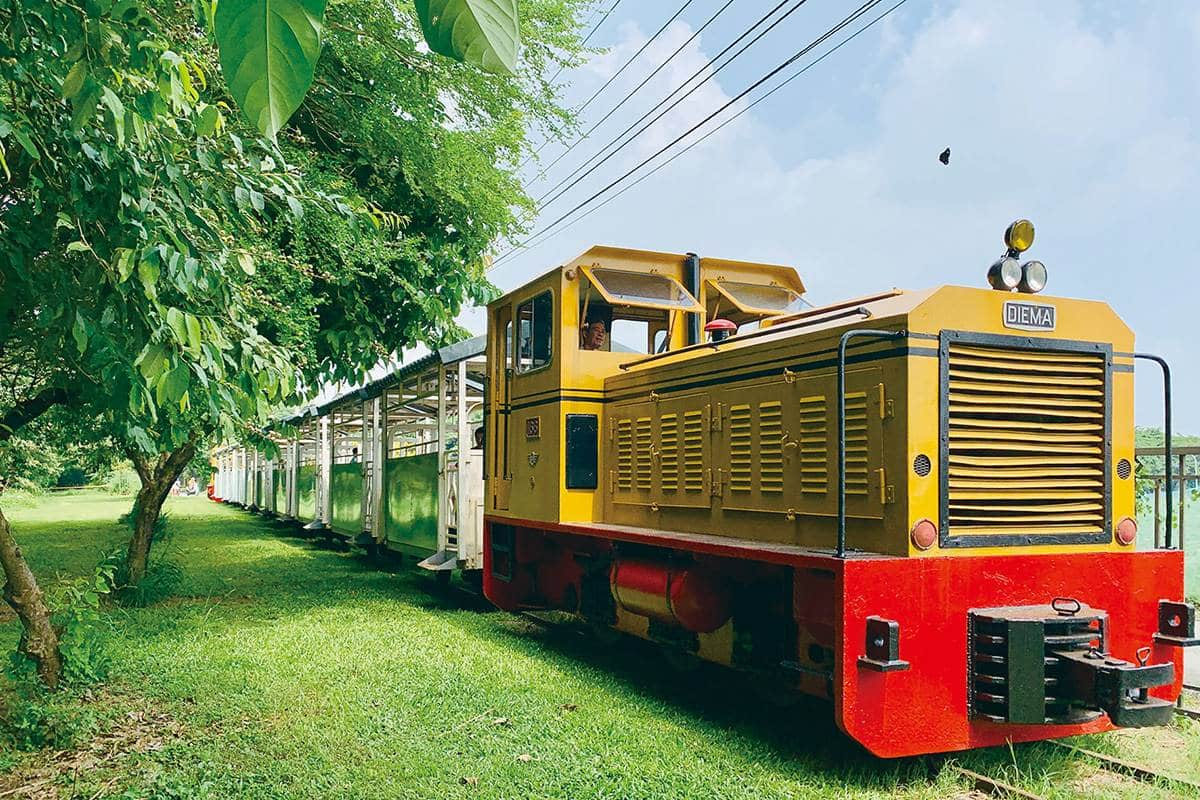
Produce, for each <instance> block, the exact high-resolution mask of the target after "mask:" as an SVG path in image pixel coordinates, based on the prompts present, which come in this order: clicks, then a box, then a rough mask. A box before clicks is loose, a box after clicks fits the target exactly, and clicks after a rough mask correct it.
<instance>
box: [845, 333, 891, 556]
mask: <svg viewBox="0 0 1200 800" xmlns="http://www.w3.org/2000/svg"><path fill="white" fill-rule="evenodd" d="M906 336H908V332H907V331H903V330H900V331H884V330H874V329H871V328H858V329H856V330H852V331H846V332H845V333H843V334H842V338H841V340H840V341H839V342H838V360H837V396H838V404H837V408H838V417H837V422H838V528H837V557H838V558H845V557H846V345H847V344H849V342H850V340H851V339H865V338H871V339H903V338H905V337H906Z"/></svg>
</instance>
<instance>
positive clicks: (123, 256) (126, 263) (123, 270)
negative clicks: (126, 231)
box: [117, 247, 133, 283]
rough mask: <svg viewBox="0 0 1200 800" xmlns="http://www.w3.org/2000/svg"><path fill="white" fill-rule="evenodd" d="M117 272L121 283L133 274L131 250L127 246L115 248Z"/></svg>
mask: <svg viewBox="0 0 1200 800" xmlns="http://www.w3.org/2000/svg"><path fill="white" fill-rule="evenodd" d="M117 274H118V275H119V276H120V277H121V283H124V282H125V281H127V280H129V276H130V275H132V274H133V251H132V250H130V249H129V248H127V247H121V248H118V249H117Z"/></svg>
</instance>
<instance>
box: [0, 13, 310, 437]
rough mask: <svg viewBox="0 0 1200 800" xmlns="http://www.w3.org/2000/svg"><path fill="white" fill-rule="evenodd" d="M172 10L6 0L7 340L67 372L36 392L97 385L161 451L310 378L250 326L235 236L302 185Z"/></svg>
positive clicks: (38, 384) (41, 378)
mask: <svg viewBox="0 0 1200 800" xmlns="http://www.w3.org/2000/svg"><path fill="white" fill-rule="evenodd" d="M170 10H171V11H172V12H174V11H176V10H177V9H176V8H175V7H174V6H173V5H172V6H171V7H170ZM156 11H157V9H156V8H155V7H153V6H151V5H150V4H147V3H139V2H131V1H128V0H127V1H126V2H121V3H116V4H114V3H112V2H88V3H85V4H82V5H77V4H75V3H73V2H69V0H33V1H32V2H24V3H9V4H6V5H4V6H3V7H2V8H0V31H2V32H3V35H0V87H3V88H2V89H0V144H2V145H3V148H4V152H5V153H6V154H7V158H6V160H5V163H4V165H3V166H4V171H5V176H6V179H7V180H6V182H5V184H4V185H3V192H4V199H5V202H4V205H3V212H2V213H0V234H2V235H0V256H2V258H0V290H2V291H0V298H3V299H0V351H3V350H5V349H7V348H9V347H16V346H18V345H20V346H21V347H22V348H23V350H24V352H25V355H26V359H25V363H29V364H33V363H37V364H45V365H50V366H49V367H47V368H46V369H45V373H46V374H35V375H30V376H29V377H28V380H27V383H28V389H29V392H30V393H33V392H35V391H37V390H39V389H41V388H44V387H48V386H58V387H60V388H62V389H63V390H65V391H67V392H69V393H71V394H72V395H74V396H76V397H79V396H82V398H83V399H84V400H85V401H86V402H88V403H89V404H90V405H92V406H94V407H96V408H98V409H101V410H105V411H108V412H110V413H111V414H113V415H114V417H115V418H118V419H119V420H121V423H122V426H123V428H124V430H123V431H122V433H123V435H124V436H125V437H126V438H128V439H130V440H132V441H134V442H136V443H137V444H138V445H139V446H140V447H142V448H143V449H146V450H150V451H156V450H157V449H159V447H168V448H169V447H172V446H175V445H176V444H178V443H179V442H181V441H183V440H185V439H186V438H187V436H188V435H189V430H190V428H192V427H194V425H196V424H199V423H203V424H205V425H207V426H214V427H224V428H226V429H232V428H233V427H234V425H235V424H236V423H235V421H236V420H238V419H243V418H244V419H249V420H254V419H256V418H257V419H266V418H267V415H268V414H269V411H270V409H271V408H273V407H274V404H276V403H278V402H280V401H281V400H282V399H283V398H285V397H287V396H288V394H289V393H290V392H291V391H292V389H293V388H294V380H295V378H294V373H293V371H292V370H291V368H290V366H289V364H288V359H287V357H286V355H285V354H284V353H283V352H282V351H281V350H280V349H279V348H278V347H277V346H275V345H273V344H272V343H271V342H269V341H268V340H266V339H265V338H264V337H263V336H261V335H260V334H259V333H258V331H257V330H255V328H254V326H253V324H252V322H249V321H247V318H248V317H249V315H248V314H246V313H245V311H244V309H245V303H244V300H243V296H242V293H241V292H240V291H239V290H238V288H239V285H240V280H241V278H240V277H239V276H244V275H245V274H246V273H248V272H252V271H253V268H254V263H253V259H252V258H250V256H249V255H248V254H246V253H244V252H238V251H237V250H236V248H235V245H236V242H237V236H238V233H239V231H247V230H252V229H253V228H255V227H256V226H258V225H259V224H260V221H261V220H262V219H263V216H264V215H266V214H270V213H273V210H274V209H276V208H278V209H281V212H282V213H288V208H290V207H292V206H294V205H295V204H297V203H298V202H299V201H298V200H297V197H300V196H302V193H301V189H300V185H299V179H298V175H297V174H296V173H295V171H294V170H291V169H289V168H288V167H287V166H285V164H284V160H283V157H282V155H281V154H280V153H279V151H278V149H277V148H275V147H274V146H273V145H272V144H270V143H269V142H261V141H260V142H257V143H254V144H250V143H247V142H245V141H244V140H243V139H242V138H240V137H238V136H237V135H235V134H233V133H232V132H230V131H229V130H227V127H226V125H225V117H224V114H223V113H222V112H221V110H220V108H219V107H218V106H217V105H216V103H215V102H208V100H211V99H213V98H212V97H211V96H210V94H209V93H210V91H211V88H210V87H211V84H210V83H209V80H208V78H209V73H208V72H207V71H205V70H203V69H202V68H201V67H200V66H199V63H198V62H197V61H196V60H195V59H189V58H185V57H184V55H181V54H180V52H179V51H178V50H177V49H173V47H174V45H175V43H177V42H178V41H179V40H184V41H186V40H187V39H188V38H190V37H189V33H188V31H187V29H186V28H180V27H179V22H180V20H178V19H175V18H171V17H167V18H162V17H160V16H158V15H157V14H156ZM289 201H290V202H289ZM189 414H190V417H186V418H184V417H185V416H186V415H189ZM151 426H155V428H156V431H155V433H156V437H155V438H156V439H157V441H155V440H152V439H151V437H150V435H149V433H148V430H149V428H150V427H151Z"/></svg>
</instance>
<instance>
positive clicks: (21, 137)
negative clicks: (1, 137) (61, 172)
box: [12, 128, 41, 161]
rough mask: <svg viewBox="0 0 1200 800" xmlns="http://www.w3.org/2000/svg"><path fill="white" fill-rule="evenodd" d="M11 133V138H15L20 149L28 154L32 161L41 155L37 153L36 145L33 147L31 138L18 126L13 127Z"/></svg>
mask: <svg viewBox="0 0 1200 800" xmlns="http://www.w3.org/2000/svg"><path fill="white" fill-rule="evenodd" d="M12 135H13V138H14V139H16V140H17V143H18V144H19V145H21V149H23V150H24V151H25V152H26V153H28V154H29V157H30V158H32V159H33V160H34V161H37V160H38V159H39V158H41V155H39V154H38V149H37V147H35V146H34V144H33V139H31V138H30V136H29V134H28V133H26V132H25V131H23V130H21V129H20V128H13V131H12Z"/></svg>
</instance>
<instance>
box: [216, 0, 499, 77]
mask: <svg viewBox="0 0 1200 800" xmlns="http://www.w3.org/2000/svg"><path fill="white" fill-rule="evenodd" d="M224 1H225V0H222V2H224ZM415 2H416V6H417V16H418V17H419V18H420V20H421V28H422V30H423V31H424V32H425V41H426V42H428V43H429V47H430V49H431V50H433V51H434V52H435V53H441V54H442V55H444V56H449V57H450V58H454V59H457V60H459V61H467V62H469V63H471V64H478V65H479V66H481V67H483V68H484V69H486V70H488V71H489V72H514V71H516V68H517V50H518V49H519V48H520V46H521V33H520V30H519V26H518V24H517V0H415Z"/></svg>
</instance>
